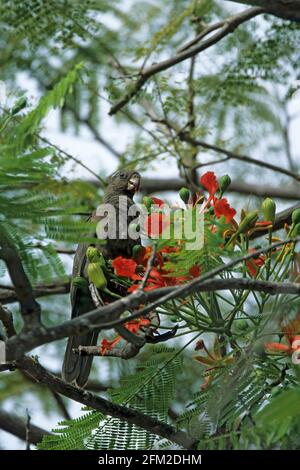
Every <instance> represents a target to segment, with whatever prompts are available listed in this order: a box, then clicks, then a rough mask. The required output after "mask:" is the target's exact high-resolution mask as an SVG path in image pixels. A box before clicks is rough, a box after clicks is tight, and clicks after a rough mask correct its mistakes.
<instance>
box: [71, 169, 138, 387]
mask: <svg viewBox="0 0 300 470" xmlns="http://www.w3.org/2000/svg"><path fill="white" fill-rule="evenodd" d="M139 185H140V175H139V174H138V173H137V172H136V171H124V170H122V171H117V172H116V173H114V174H113V175H112V176H111V177H110V180H109V184H108V186H107V189H106V192H105V196H104V201H103V202H104V203H105V204H111V205H112V206H114V207H115V209H116V215H117V221H116V222H117V226H116V228H117V230H116V235H117V236H116V239H113V238H109V235H108V239H107V242H106V244H105V245H98V246H97V248H98V250H99V251H101V252H102V254H103V256H104V258H105V259H106V260H108V259H113V258H115V257H117V256H123V257H131V256H132V248H133V246H134V245H137V244H140V240H139V239H138V240H133V239H131V238H127V239H121V238H120V232H119V227H120V226H123V229H124V227H125V228H128V225H129V224H130V223H131V222H132V220H133V219H134V218H135V217H134V216H130V217H129V216H128V211H127V210H126V209H124V207H123V203H124V202H126V203H127V208H128V209H129V208H130V206H132V205H133V204H134V202H133V196H134V194H135V192H136V190H137V189H138V188H139ZM120 196H124V197H123V198H121V200H122V202H121V207H120ZM89 220H91V221H92V222H98V221H99V220H101V217H99V216H97V215H96V213H93V214H92V215H91V217H90V219H89ZM119 222H121V224H119ZM108 225H109V224H108ZM92 236H94V237H97V235H96V234H93V235H92ZM95 244H96V242H95ZM88 247H89V245H88V244H80V245H78V247H77V250H76V254H75V258H74V264H73V272H72V278H73V279H74V278H75V277H78V276H81V277H83V278H85V279H87V264H88V261H87V255H86V252H87V248H88ZM112 300H114V299H111V301H112ZM71 304H72V318H75V317H77V316H79V315H83V314H84V313H87V312H89V311H91V310H93V309H94V308H95V301H94V299H93V296H92V295H91V292H90V291H89V290H88V289H86V290H85V291H84V290H83V289H80V288H78V287H76V285H74V284H72V286H71ZM98 334H99V331H96V330H93V331H91V332H88V333H86V334H84V335H80V336H71V337H70V338H69V340H68V344H67V348H66V352H65V357H64V363H63V371H62V375H63V378H64V380H66V381H67V382H71V383H73V384H75V385H77V386H78V387H84V385H85V384H86V382H87V380H88V377H89V373H90V370H91V366H92V361H93V357H92V356H82V355H78V354H76V353H74V349H75V350H76V349H77V348H78V347H79V346H82V345H84V346H95V345H96V342H97V338H98Z"/></svg>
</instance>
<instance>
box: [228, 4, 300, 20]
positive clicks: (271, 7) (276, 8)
mask: <svg viewBox="0 0 300 470" xmlns="http://www.w3.org/2000/svg"><path fill="white" fill-rule="evenodd" d="M228 1H231V2H234V3H243V4H246V5H254V6H258V7H262V8H264V9H265V10H266V12H267V13H270V14H271V15H274V16H278V17H279V18H284V19H287V20H291V21H297V22H298V21H300V0H228Z"/></svg>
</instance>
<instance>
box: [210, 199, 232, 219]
mask: <svg viewBox="0 0 300 470" xmlns="http://www.w3.org/2000/svg"><path fill="white" fill-rule="evenodd" d="M214 210H215V214H216V216H217V217H218V219H219V218H220V217H221V216H222V215H224V217H225V219H226V222H227V223H229V222H230V221H231V220H232V219H233V217H234V216H235V214H236V210H235V209H233V207H231V206H230V205H229V203H228V201H227V199H226V197H223V198H222V199H216V200H215V201H214Z"/></svg>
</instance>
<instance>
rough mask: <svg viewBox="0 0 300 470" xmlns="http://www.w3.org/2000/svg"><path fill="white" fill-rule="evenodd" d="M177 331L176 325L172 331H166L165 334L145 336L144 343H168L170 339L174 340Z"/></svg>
mask: <svg viewBox="0 0 300 470" xmlns="http://www.w3.org/2000/svg"><path fill="white" fill-rule="evenodd" d="M177 330H178V325H176V326H175V327H174V328H172V330H170V331H167V332H166V333H161V334H159V333H156V336H154V335H146V343H154V344H155V343H162V342H163V341H168V340H169V339H171V338H174V336H175V335H176V333H177Z"/></svg>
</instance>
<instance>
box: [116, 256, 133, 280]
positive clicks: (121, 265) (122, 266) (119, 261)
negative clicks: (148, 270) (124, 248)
mask: <svg viewBox="0 0 300 470" xmlns="http://www.w3.org/2000/svg"><path fill="white" fill-rule="evenodd" d="M111 265H112V267H113V268H114V270H115V274H116V275H117V276H122V277H129V278H131V279H135V277H136V274H135V270H136V267H137V263H136V262H135V261H134V260H133V259H127V258H123V257H122V256H118V257H117V258H115V259H114V260H113V261H112V263H111Z"/></svg>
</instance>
